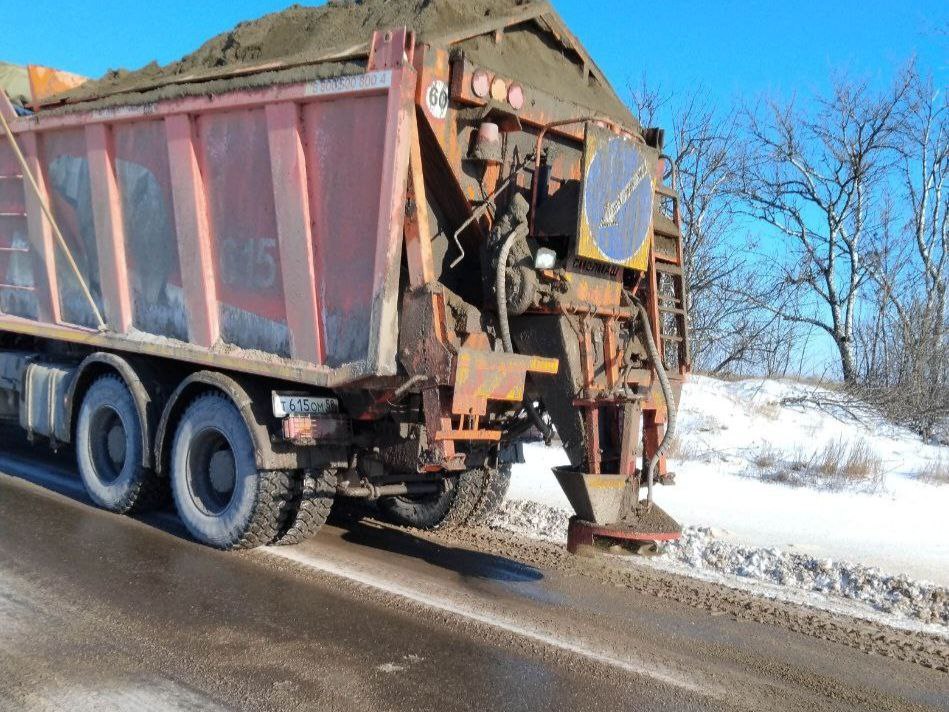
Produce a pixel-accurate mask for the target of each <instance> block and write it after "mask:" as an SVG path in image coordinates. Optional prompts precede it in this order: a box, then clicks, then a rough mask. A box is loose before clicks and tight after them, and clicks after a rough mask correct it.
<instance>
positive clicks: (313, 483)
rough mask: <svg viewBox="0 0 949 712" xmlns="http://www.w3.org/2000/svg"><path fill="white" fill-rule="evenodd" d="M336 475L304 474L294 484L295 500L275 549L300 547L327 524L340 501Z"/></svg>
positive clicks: (305, 472) (281, 528)
mask: <svg viewBox="0 0 949 712" xmlns="http://www.w3.org/2000/svg"><path fill="white" fill-rule="evenodd" d="M336 480H337V476H336V473H335V472H334V471H332V470H304V471H303V472H302V473H301V475H300V476H299V477H298V478H297V481H296V482H295V483H294V490H295V493H294V496H293V497H292V499H291V501H290V503H289V507H288V510H287V512H286V515H285V518H284V521H283V522H282V524H281V525H280V529H279V531H278V532H277V536H276V537H275V538H274V540H273V541H272V542H271V543H272V544H274V545H275V546H293V545H294V544H300V543H302V542H304V541H306V540H307V539H309V538H310V537H312V536H313V535H314V534H316V533H317V532H318V531H319V530H320V529H321V528H322V526H323V525H324V524H325V523H326V520H327V518H328V517H329V515H330V510H331V509H332V507H333V499H334V498H335V497H336Z"/></svg>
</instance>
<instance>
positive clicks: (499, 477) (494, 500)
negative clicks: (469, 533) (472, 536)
mask: <svg viewBox="0 0 949 712" xmlns="http://www.w3.org/2000/svg"><path fill="white" fill-rule="evenodd" d="M510 488H511V466H510V465H501V467H499V468H498V469H491V470H488V471H487V478H486V483H485V486H484V489H483V494H482V496H481V500H480V501H479V502H478V504H477V505H476V506H475V509H474V511H473V512H472V513H471V516H470V517H468V521H467V524H468V525H469V526H480V525H482V524H487V522H488V521H489V520H490V519H491V517H492V515H493V514H494V513H495V512H496V511H498V507H500V506H501V502H503V501H504V498H505V497H506V496H507V491H508V490H509V489H510Z"/></svg>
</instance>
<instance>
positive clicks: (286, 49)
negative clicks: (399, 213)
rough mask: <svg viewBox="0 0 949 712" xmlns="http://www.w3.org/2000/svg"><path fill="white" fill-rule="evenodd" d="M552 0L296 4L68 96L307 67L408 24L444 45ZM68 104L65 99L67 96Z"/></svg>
mask: <svg viewBox="0 0 949 712" xmlns="http://www.w3.org/2000/svg"><path fill="white" fill-rule="evenodd" d="M543 1H544V0H330V2H329V3H327V4H326V5H322V6H320V7H303V6H300V5H294V6H292V7H289V8H287V9H286V10H283V11H281V12H276V13H273V14H270V15H265V16H264V17H261V18H259V19H257V20H251V21H248V22H242V23H240V24H239V25H237V26H236V27H235V28H234V29H233V30H230V31H228V32H225V33H223V34H220V35H218V36H216V37H213V38H211V39H210V40H208V41H207V42H205V43H204V44H203V45H202V46H201V47H200V48H198V49H197V50H196V51H195V52H192V53H191V54H189V55H187V56H185V57H183V58H182V59H180V60H179V61H177V62H172V63H170V64H168V65H166V66H164V67H161V66H159V65H158V64H156V63H154V62H153V63H152V64H149V65H147V66H145V67H143V68H142V69H139V70H137V71H126V70H122V69H120V70H112V71H109V72H108V73H107V74H106V75H105V76H104V77H102V78H101V79H99V80H96V81H91V82H88V83H87V84H85V85H84V86H83V87H81V88H80V89H77V90H75V91H73V92H70V93H69V94H67V95H64V96H65V97H66V98H68V99H69V100H70V101H89V100H93V99H96V98H98V97H101V96H105V95H108V94H116V93H126V92H134V91H143V90H147V89H148V88H150V87H154V86H156V85H160V84H162V83H165V82H166V81H167V80H171V79H175V78H177V77H182V78H183V77H185V76H195V77H196V78H210V77H213V76H214V75H216V74H219V73H220V70H222V69H227V70H233V69H236V68H239V67H241V66H252V65H259V64H266V63H268V62H276V61H281V62H286V63H291V64H297V63H304V62H306V61H308V60H310V61H312V60H316V59H319V58H320V57H323V56H326V55H327V54H329V53H332V52H333V51H335V50H338V51H340V52H344V51H346V50H353V51H354V52H358V51H359V50H360V49H364V48H365V47H366V45H367V41H368V39H369V37H370V36H371V35H372V32H373V30H376V29H382V28H391V27H398V26H401V25H405V26H407V27H409V28H410V29H413V30H414V31H415V32H416V35H417V38H418V40H419V41H423V42H432V43H437V41H438V40H439V39H440V38H442V37H444V36H445V35H448V34H450V33H452V32H456V31H458V30H460V29H463V28H465V27H470V26H473V25H478V24H482V23H484V22H486V21H490V20H493V19H503V18H505V17H507V16H510V15H512V14H514V13H516V12H518V11H519V10H522V9H523V8H524V7H525V6H527V5H530V4H532V3H537V2H543ZM545 4H546V3H545ZM61 98H63V97H61Z"/></svg>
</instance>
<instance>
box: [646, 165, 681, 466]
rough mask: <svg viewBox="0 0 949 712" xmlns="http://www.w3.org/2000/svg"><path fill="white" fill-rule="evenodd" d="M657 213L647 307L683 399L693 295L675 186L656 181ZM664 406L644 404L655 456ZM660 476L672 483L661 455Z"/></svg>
mask: <svg viewBox="0 0 949 712" xmlns="http://www.w3.org/2000/svg"><path fill="white" fill-rule="evenodd" d="M655 193H656V195H655V197H656V200H655V207H654V212H653V244H652V249H651V250H650V251H649V266H648V271H647V274H646V279H647V282H646V286H647V297H648V298H647V300H646V305H647V307H646V308H647V310H648V312H649V320H650V322H651V326H652V329H653V337H654V338H655V340H656V344H657V346H658V347H659V353H660V355H661V357H662V362H663V364H664V366H665V369H666V373H667V375H668V376H669V380H670V381H671V383H672V389H673V391H674V392H675V397H676V399H677V400H678V398H679V395H680V394H681V392H682V384H683V382H684V381H685V378H686V375H687V374H688V373H689V371H690V370H691V367H692V360H691V354H690V352H689V332H688V313H687V312H688V294H687V291H686V285H685V272H684V260H683V251H682V227H681V226H682V222H681V216H680V213H679V195H678V193H677V192H676V191H675V189H674V188H673V187H670V186H667V185H665V184H664V183H662V181H661V180H660V181H657V184H656V189H655ZM666 417H667V414H666V412H665V408H664V406H663V405H662V404H660V403H658V402H657V401H656V400H655V396H653V397H651V398H650V400H649V401H648V402H646V403H644V404H643V455H644V459H646V458H649V457H651V456H652V453H654V452H656V450H657V449H658V447H659V442H660V441H661V440H662V436H663V433H664V432H665V428H666ZM656 479H657V481H658V482H659V483H661V484H669V483H671V482H672V476H671V474H670V473H669V472H668V470H667V467H666V458H665V456H664V455H663V456H662V457H661V458H660V459H659V465H658V467H657V472H656Z"/></svg>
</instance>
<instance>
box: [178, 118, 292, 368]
mask: <svg viewBox="0 0 949 712" xmlns="http://www.w3.org/2000/svg"><path fill="white" fill-rule="evenodd" d="M197 127H198V136H199V138H200V142H201V152H202V153H201V157H202V168H203V174H204V179H205V181H206V189H207V196H208V216H209V219H210V223H211V238H212V242H213V245H214V270H215V275H216V279H217V297H218V304H219V306H220V325H221V340H222V341H224V342H225V343H229V344H233V345H235V346H239V347H242V348H246V349H258V350H261V351H266V352H268V353H273V354H277V355H279V356H287V357H289V356H290V332H289V329H288V328H287V312H286V305H285V302H284V293H283V279H282V277H281V265H280V250H279V243H278V241H277V219H276V212H275V208H274V195H273V183H272V176H271V167H270V149H269V147H268V137H267V118H266V116H265V113H264V109H262V108H260V109H251V110H244V111H232V112H220V113H213V114H207V115H204V116H201V117H199V118H198V120H197Z"/></svg>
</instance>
